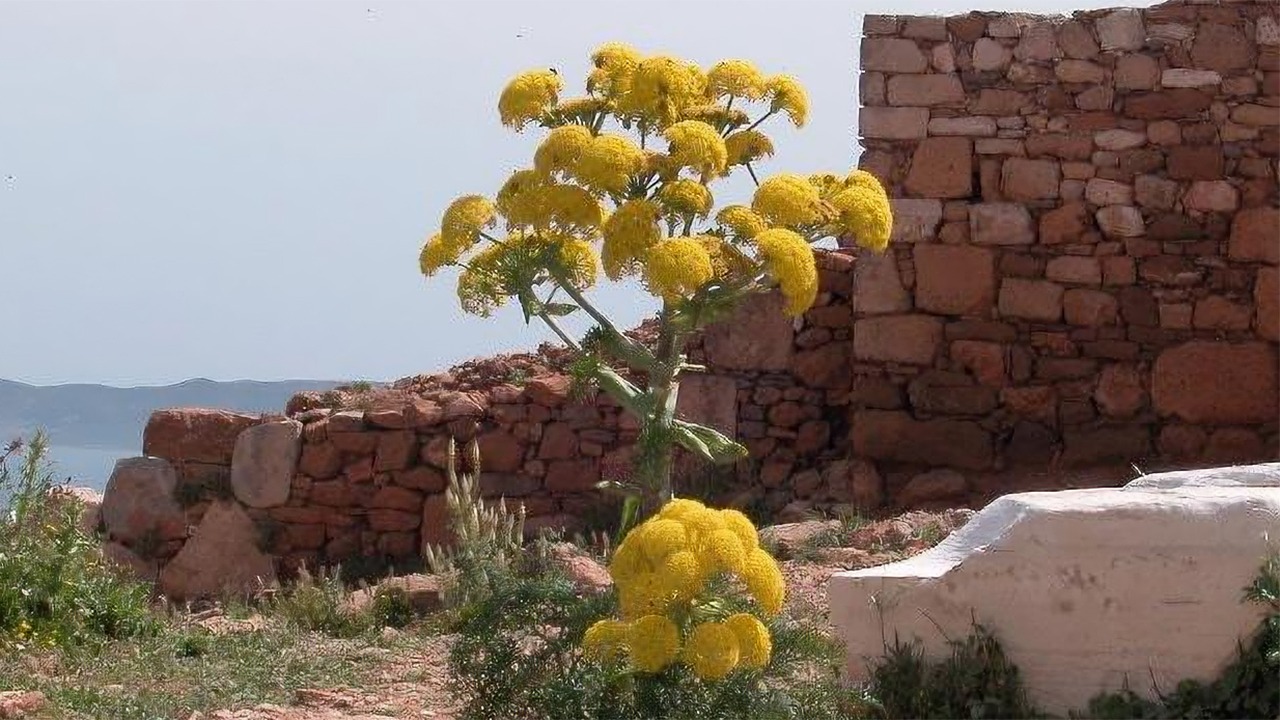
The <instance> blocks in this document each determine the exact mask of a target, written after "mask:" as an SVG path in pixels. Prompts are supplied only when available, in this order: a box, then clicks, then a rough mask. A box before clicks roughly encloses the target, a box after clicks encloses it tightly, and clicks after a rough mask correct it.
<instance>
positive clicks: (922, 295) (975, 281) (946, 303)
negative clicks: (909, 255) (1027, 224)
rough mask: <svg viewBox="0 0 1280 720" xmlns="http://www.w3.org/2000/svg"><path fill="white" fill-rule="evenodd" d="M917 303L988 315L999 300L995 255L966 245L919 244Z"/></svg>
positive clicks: (934, 309)
mask: <svg viewBox="0 0 1280 720" xmlns="http://www.w3.org/2000/svg"><path fill="white" fill-rule="evenodd" d="M914 260H915V266H916V305H917V307H919V308H920V309H922V310H927V311H929V312H933V313H938V314H941V315H976V316H980V317H985V316H986V315H987V314H988V313H989V312H990V310H991V307H992V305H993V304H994V303H995V296H996V273H995V256H994V255H993V254H992V252H991V251H990V250H987V249H986V248H979V247H971V246H965V245H932V244H930V245H917V246H916V247H915V252H914Z"/></svg>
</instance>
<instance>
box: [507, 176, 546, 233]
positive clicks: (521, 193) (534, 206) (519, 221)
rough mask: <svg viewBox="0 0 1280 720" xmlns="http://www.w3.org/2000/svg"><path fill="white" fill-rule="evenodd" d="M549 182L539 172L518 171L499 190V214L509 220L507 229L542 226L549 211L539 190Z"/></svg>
mask: <svg viewBox="0 0 1280 720" xmlns="http://www.w3.org/2000/svg"><path fill="white" fill-rule="evenodd" d="M548 183H549V181H548V179H547V178H545V177H543V176H542V175H541V174H540V173H539V172H538V171H537V170H517V171H516V172H514V173H512V174H511V177H509V178H507V181H506V182H505V183H503V184H502V188H501V189H500V190H498V196H497V207H498V212H500V213H502V216H503V217H505V218H506V219H507V227H509V228H514V227H519V226H522V225H540V224H542V223H544V222H545V221H546V220H547V217H548V214H547V209H546V208H545V207H543V202H542V200H543V198H542V195H541V194H540V193H538V192H537V191H538V190H541V189H542V188H545V187H546V186H547V185H548Z"/></svg>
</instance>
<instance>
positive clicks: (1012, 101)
mask: <svg viewBox="0 0 1280 720" xmlns="http://www.w3.org/2000/svg"><path fill="white" fill-rule="evenodd" d="M1032 100H1033V96H1031V95H1029V94H1027V93H1020V92H1018V91H1016V90H999V89H995V88H983V89H982V90H979V91H978V98H977V99H976V100H972V101H970V103H969V114H970V115H1000V116H1008V115H1017V114H1018V113H1019V112H1021V110H1022V108H1023V107H1025V106H1026V105H1027V104H1028V103H1031V102H1032Z"/></svg>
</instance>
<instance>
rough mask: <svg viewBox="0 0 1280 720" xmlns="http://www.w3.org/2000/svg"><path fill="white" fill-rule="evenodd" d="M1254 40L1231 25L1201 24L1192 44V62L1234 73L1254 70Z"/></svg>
mask: <svg viewBox="0 0 1280 720" xmlns="http://www.w3.org/2000/svg"><path fill="white" fill-rule="evenodd" d="M1255 56H1256V55H1255V52H1254V46H1253V42H1252V41H1250V39H1249V38H1246V37H1245V35H1244V33H1242V32H1240V30H1239V29H1238V28H1236V27H1232V26H1231V25H1222V24H1219V23H1209V22H1205V23H1200V26H1199V27H1197V28H1196V37H1195V42H1194V43H1193V44H1192V45H1191V61H1192V62H1193V63H1195V66H1196V67H1198V68H1204V69H1205V70H1217V71H1219V72H1222V73H1231V72H1235V71H1238V70H1245V69H1252V68H1253V61H1254V58H1255Z"/></svg>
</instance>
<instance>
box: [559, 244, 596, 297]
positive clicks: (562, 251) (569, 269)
mask: <svg viewBox="0 0 1280 720" xmlns="http://www.w3.org/2000/svg"><path fill="white" fill-rule="evenodd" d="M554 242H555V245H556V250H557V251H558V252H557V254H556V260H557V261H558V262H559V264H560V267H561V268H562V269H563V271H564V278H565V280H567V281H568V282H569V284H570V285H572V286H573V287H574V288H575V289H578V290H585V289H587V288H589V287H591V286H592V285H595V284H596V278H597V276H598V275H599V272H600V257H599V256H598V255H597V254H596V249H595V248H594V247H592V245H591V243H589V242H587V241H586V240H583V239H582V238H578V237H561V238H558V239H556V240H555V241H554Z"/></svg>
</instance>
